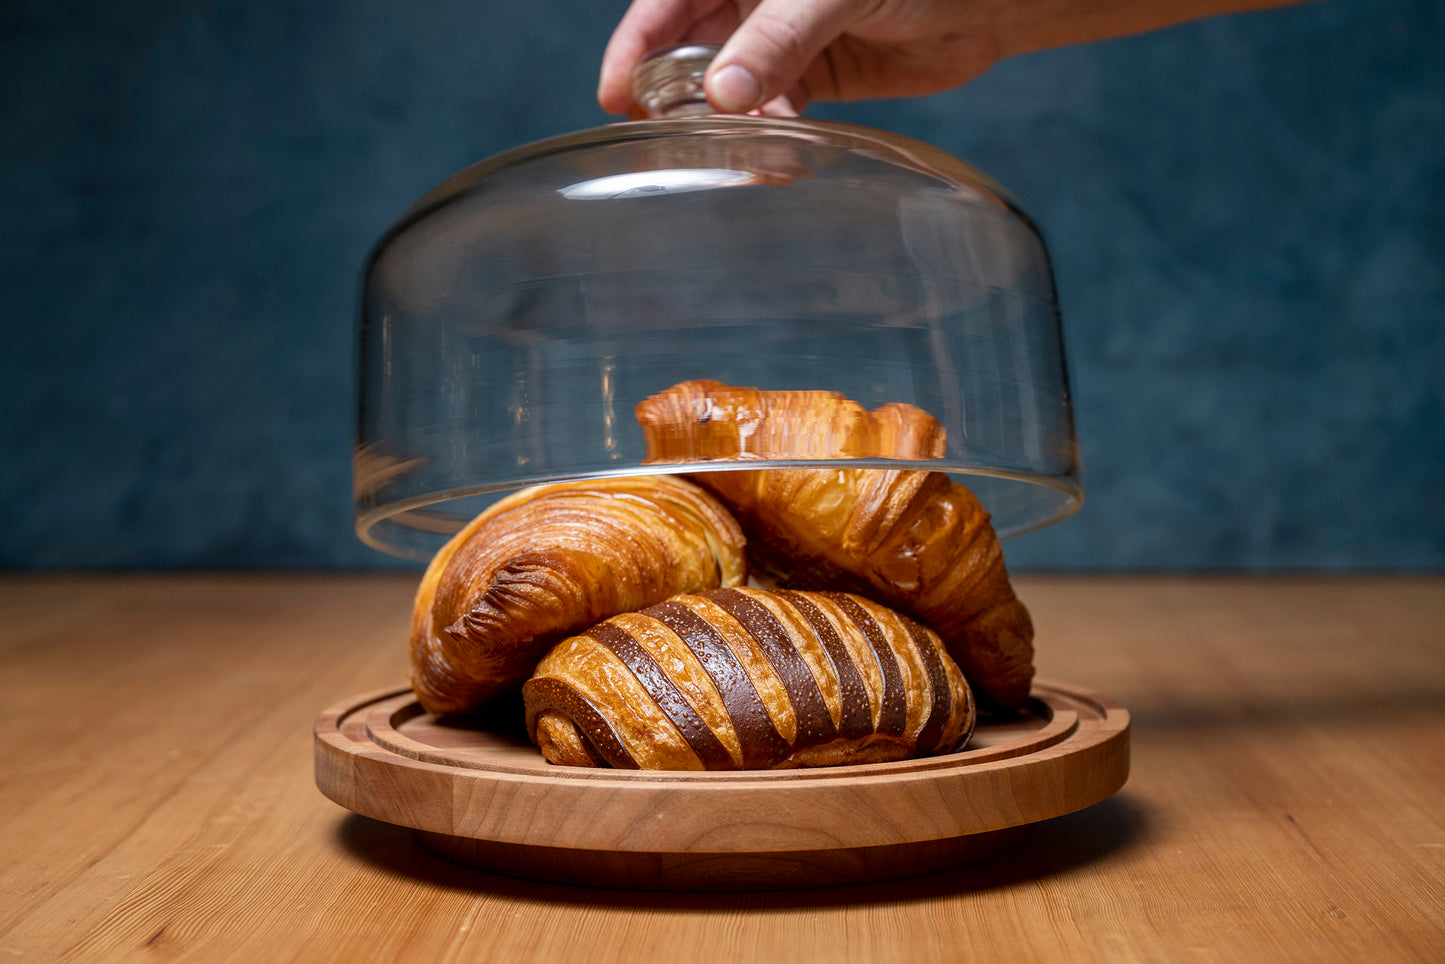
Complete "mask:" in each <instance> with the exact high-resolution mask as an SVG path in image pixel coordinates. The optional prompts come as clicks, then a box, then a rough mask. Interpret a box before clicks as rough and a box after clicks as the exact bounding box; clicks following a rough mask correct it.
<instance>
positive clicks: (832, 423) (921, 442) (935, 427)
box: [636, 379, 945, 463]
mask: <svg viewBox="0 0 1445 964" xmlns="http://www.w3.org/2000/svg"><path fill="white" fill-rule="evenodd" d="M636 413H637V420H638V422H640V423H641V424H642V426H643V429H644V437H645V441H646V444H647V459H646V461H647V462H648V463H667V462H699V461H711V460H727V461H747V460H754V459H787V458H793V459H862V458H885V459H937V458H942V457H943V451H944V443H945V435H944V429H943V425H942V424H940V423H939V421H938V420H937V419H935V418H934V417H933V416H931V415H929V414H928V413H927V412H925V411H923V410H922V409H920V408H915V407H914V406H912V405H907V404H904V403H902V402H891V403H889V404H887V405H884V406H882V407H880V408H878V409H877V410H875V411H872V412H870V411H868V410H867V409H865V408H864V407H863V406H862V405H859V404H858V403H857V402H855V401H853V400H852V399H850V398H844V397H843V396H842V395H840V394H838V393H837V392H821V391H809V392H764V391H759V390H758V389H756V388H734V387H732V386H730V385H724V384H723V383H722V382H717V381H713V380H711V379H697V380H695V381H690V382H683V383H681V384H679V385H674V386H673V387H672V388H669V389H668V390H667V391H665V392H662V393H661V394H659V395H653V396H652V397H651V398H648V399H646V400H645V401H643V402H642V403H640V404H639V405H638V406H637V412H636Z"/></svg>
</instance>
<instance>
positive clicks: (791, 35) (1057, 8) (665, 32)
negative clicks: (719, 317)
mask: <svg viewBox="0 0 1445 964" xmlns="http://www.w3.org/2000/svg"><path fill="white" fill-rule="evenodd" d="M1293 2H1298V0H1093V2H1090V3H1078V2H1075V0H633V3H632V6H631V7H629V8H628V10H627V13H626V14H624V15H623V17H622V21H621V22H620V23H619V24H618V25H617V29H616V31H614V32H613V34H612V40H611V41H610V42H609V43H608V45H607V51H606V53H605V54H603V58H602V76H601V80H600V82H599V85H598V89H597V101H598V103H599V104H601V105H602V109H603V110H605V111H607V112H608V113H611V114H620V113H623V112H628V111H632V112H634V113H635V109H636V105H635V104H634V103H633V99H632V89H631V81H632V69H633V68H634V67H635V66H636V65H637V63H638V61H640V60H641V59H642V58H643V57H644V56H645V55H646V54H648V53H649V52H651V51H653V50H656V49H658V48H659V47H666V46H670V45H673V44H680V43H722V44H723V48H722V50H721V51H720V52H719V53H718V55H717V57H716V58H715V59H714V60H713V62H712V65H711V66H710V67H709V68H708V72H707V78H706V81H705V86H706V91H707V95H708V100H709V101H710V102H711V103H712V105H713V107H714V108H716V109H717V110H719V111H722V112H723V113H743V112H745V111H750V110H762V111H763V112H766V113H784V112H790V111H787V110H786V105H785V104H784V103H783V100H784V99H786V101H787V102H790V103H791V106H792V107H793V108H795V109H798V110H801V109H802V107H803V106H804V105H805V104H807V103H808V102H809V101H813V100H862V99H866V98H870V97H916V96H922V95H924V94H933V93H937V92H939V91H942V90H948V89H950V88H953V87H957V86H959V85H960V84H964V83H967V82H968V81H970V80H972V79H974V78H975V77H977V76H978V75H979V74H982V73H983V72H984V71H986V70H988V69H989V68H990V67H992V66H993V65H994V64H995V63H996V62H998V61H999V60H1001V59H1003V58H1004V57H1011V56H1013V55H1015V54H1021V53H1028V52H1030V51H1035V50H1045V49H1047V48H1050V47H1059V46H1063V45H1065V44H1075V43H1084V42H1088V41H1093V40H1101V39H1104V38H1107V37H1120V36H1124V35H1125V34H1131V33H1141V32H1143V31H1146V30H1155V29H1158V28H1160V27H1166V26H1169V25H1171V24H1176V23H1180V22H1183V21H1185V20H1193V19H1197V18H1200V17H1207V16H1212V15H1214V14H1221V13H1233V12H1237V11H1242V10H1251V9H1259V8H1263V7H1274V6H1280V5H1283V4H1287V3H1293Z"/></svg>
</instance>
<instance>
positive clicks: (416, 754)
mask: <svg viewBox="0 0 1445 964" xmlns="http://www.w3.org/2000/svg"><path fill="white" fill-rule="evenodd" d="M354 712H355V714H356V716H357V717H358V719H359V720H361V721H364V724H365V729H366V736H367V738H368V739H370V740H371V742H373V743H375V744H377V745H378V746H381V747H385V748H386V749H388V750H391V751H392V752H393V753H396V754H398V755H400V756H404V757H408V758H410V759H413V760H417V761H420V762H422V763H435V764H438V765H440V766H450V767H460V768H462V769H468V770H487V771H491V772H495V773H517V774H534V775H535V774H542V775H544V776H547V777H549V778H554V779H558V780H623V781H627V782H632V783H646V782H654V783H655V782H657V781H659V780H661V781H664V782H670V781H672V780H677V779H686V780H690V781H714V782H726V781H729V780H732V781H737V780H748V781H756V780H766V779H769V778H772V779H776V780H779V781H781V782H786V783H792V782H793V781H796V780H808V779H818V780H826V779H836V778H838V777H839V776H840V775H846V776H849V777H854V776H858V775H863V774H875V773H876V774H886V773H907V772H912V771H916V770H936V769H940V768H950V767H956V766H959V765H972V764H977V763H986V762H989V761H992V760H1005V759H1008V758H1010V757H1016V756H1024V755H1026V754H1029V753H1036V752H1038V751H1040V750H1043V749H1046V748H1047V747H1050V746H1053V745H1055V744H1057V743H1060V742H1062V741H1063V740H1066V739H1068V738H1069V736H1070V735H1072V734H1073V733H1074V731H1075V730H1077V729H1078V726H1079V714H1078V711H1076V710H1073V709H1069V708H1067V707H1064V706H1062V705H1061V706H1058V707H1054V706H1051V705H1050V704H1049V703H1046V702H1043V701H1041V700H1038V699H1034V700H1031V701H1030V705H1029V707H1028V712H1027V713H1025V714H1024V716H1023V718H1022V721H995V722H994V723H992V724H989V723H987V722H985V723H983V724H981V730H982V731H981V732H976V733H975V734H974V737H973V738H972V739H971V740H970V743H969V746H968V747H966V748H965V749H964V750H963V751H962V752H959V753H949V754H945V755H942V756H933V757H922V758H920V759H913V760H895V761H892V762H889V763H865V764H858V765H854V766H847V767H817V768H811V769H798V770H728V771H716V772H706V771H703V772H697V771H689V772H685V773H683V772H678V771H656V770H643V771H637V770H611V769H606V768H593V767H556V766H552V765H551V764H549V763H547V762H546V761H545V760H543V759H542V758H541V757H540V756H539V755H538V754H536V753H535V752H534V751H533V749H532V746H531V744H527V745H526V746H525V747H520V746H519V747H517V748H516V749H518V750H520V751H521V752H520V753H513V752H511V749H512V748H507V749H506V750H502V751H500V752H499V748H498V747H497V746H495V745H489V744H490V739H495V735H493V734H481V733H478V734H476V735H477V737H478V740H479V742H480V743H482V745H480V746H472V747H467V746H461V747H457V746H439V745H437V744H435V743H432V742H429V741H428V740H426V739H425V738H424V737H425V736H431V737H432V738H433V739H435V738H436V736H437V734H438V733H443V734H446V733H452V732H456V728H453V727H441V726H440V725H438V724H437V723H436V722H434V721H433V720H432V718H431V717H430V716H429V715H428V714H427V713H426V712H425V711H424V710H422V708H421V705H420V704H419V703H417V701H416V699H415V697H413V696H412V693H411V690H409V689H408V690H402V691H399V692H396V693H391V694H389V696H388V698H386V699H382V700H379V701H377V702H375V703H373V704H370V705H363V706H359V707H357V708H356V710H355V711H354ZM417 721H421V722H420V725H418V726H416V727H415V728H414V730H413V732H414V733H416V736H413V735H412V734H411V733H407V732H403V731H402V729H401V727H403V726H406V725H407V724H409V723H415V722H417ZM1020 722H1022V723H1023V724H1024V725H1022V726H1021V725H1020ZM1030 722H1037V723H1038V724H1039V725H1038V726H1036V727H1035V726H1031V725H1028V724H1029V723H1030ZM1014 730H1016V731H1017V733H1016V734H1011V733H1010V731H1014ZM489 738H490V739H489ZM988 741H992V742H988ZM448 742H449V741H448ZM978 743H983V744H984V745H980V746H975V744H978ZM513 757H519V758H521V759H522V760H523V762H513V759H512V758H513Z"/></svg>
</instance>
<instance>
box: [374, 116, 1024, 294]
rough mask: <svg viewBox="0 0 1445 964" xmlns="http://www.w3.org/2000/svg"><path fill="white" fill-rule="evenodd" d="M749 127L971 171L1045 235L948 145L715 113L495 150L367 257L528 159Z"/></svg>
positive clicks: (832, 125)
mask: <svg viewBox="0 0 1445 964" xmlns="http://www.w3.org/2000/svg"><path fill="white" fill-rule="evenodd" d="M748 128H754V129H757V130H759V131H767V130H775V131H776V130H786V131H792V132H795V133H800V134H801V133H818V132H820V131H821V132H825V133H832V134H841V135H847V136H849V137H856V138H858V139H860V140H864V141H871V142H874V143H876V144H879V145H882V146H884V147H887V148H889V149H891V150H893V151H897V152H899V153H901V154H902V155H903V156H905V157H908V158H910V159H911V160H914V161H915V162H916V164H917V166H916V167H915V170H918V171H920V172H921V173H926V174H929V175H932V176H935V177H938V178H939V179H940V180H945V181H956V180H957V179H956V178H951V177H950V176H949V175H948V174H947V173H946V168H954V169H956V170H958V171H960V172H962V173H964V174H965V175H966V176H967V178H968V179H969V181H970V182H971V186H973V187H975V188H978V189H980V190H983V191H986V192H987V193H988V194H989V195H991V196H992V197H993V199H994V200H996V201H997V202H998V203H999V204H1001V205H1003V206H1004V207H1006V208H1007V209H1008V210H1010V211H1012V212H1013V213H1014V214H1017V215H1018V216H1019V217H1020V218H1022V219H1023V220H1024V221H1025V222H1026V223H1027V224H1028V225H1029V227H1030V229H1031V230H1033V232H1034V233H1035V234H1039V230H1038V227H1037V226H1036V225H1035V224H1034V222H1033V219H1031V218H1030V217H1029V216H1028V214H1027V212H1025V211H1024V210H1023V209H1022V208H1021V207H1019V204H1018V202H1017V201H1016V200H1015V199H1014V197H1013V195H1012V194H1010V193H1009V191H1008V189H1007V188H1005V187H1004V186H1003V185H1002V184H1000V183H999V182H997V181H995V180H994V179H993V178H992V177H990V176H989V175H987V174H985V173H984V172H983V171H981V170H979V169H978V168H976V167H974V166H973V165H972V164H969V163H968V162H967V161H964V160H962V159H960V158H958V157H955V156H954V155H952V154H950V153H948V152H947V151H945V150H943V149H942V148H938V147H934V146H933V145H932V144H929V143H928V142H926V141H920V140H917V139H916V138H912V137H908V136H906V135H904V134H894V133H892V132H890V131H884V130H879V129H878V128H874V127H865V126H863V125H861V124H849V123H845V122H843V121H829V120H814V119H812V118H806V117H755V116H752V115H748V114H711V115H705V116H702V117H678V118H655V119H649V120H639V121H619V122H617V123H614V124H605V125H603V126H601V127H594V128H590V129H588V130H582V131H574V132H572V133H569V134H560V135H557V136H555V137H548V138H544V139H543V140H539V141H532V142H531V143H528V144H523V145H521V146H519V147H514V148H511V149H509V150H506V151H502V152H501V153H500V154H493V155H492V156H490V157H487V158H485V159H483V160H480V161H478V162H476V163H475V164H471V165H469V166H467V167H465V168H463V169H462V170H460V171H458V172H457V173H455V174H453V175H451V176H450V177H448V178H446V179H445V180H443V181H442V182H441V183H439V184H437V185H436V186H435V187H433V188H432V189H431V190H429V191H427V192H426V194H424V195H422V196H421V198H419V199H418V200H417V201H416V202H414V203H413V204H412V205H411V207H409V208H407V210H406V211H405V212H403V213H402V215H401V216H400V217H399V218H397V220H396V221H395V222H394V223H393V224H392V225H391V227H389V228H387V230H386V231H385V232H384V233H383V234H382V235H381V237H380V238H379V239H378V240H377V241H376V243H375V244H374V245H372V247H371V250H370V251H369V252H368V253H367V256H366V261H365V264H366V266H367V270H368V271H369V270H370V268H371V265H372V264H373V263H374V262H375V261H376V259H377V257H378V256H379V255H380V253H381V252H382V251H383V250H384V249H385V248H386V247H387V245H388V244H390V243H391V241H392V239H393V238H395V237H396V236H397V235H399V234H401V233H402V232H404V231H406V230H407V229H408V228H410V227H411V226H412V225H414V224H416V223H418V222H419V221H421V220H423V219H425V218H426V217H427V216H428V215H430V214H433V213H434V212H436V211H437V210H439V209H441V208H443V207H445V206H446V205H448V204H450V203H451V202H453V201H455V200H456V199H458V198H460V197H463V196H465V195H466V194H468V193H469V192H471V191H472V190H473V189H475V188H476V187H478V185H480V184H481V183H482V182H483V181H485V180H486V179H487V178H488V177H491V176H492V175H494V174H496V173H497V172H499V171H502V170H505V169H506V168H509V167H514V166H516V165H519V164H522V163H525V162H526V161H529V160H531V159H532V158H535V157H540V156H542V155H545V154H548V153H552V152H555V151H558V150H572V149H574V148H580V147H589V146H593V145H597V144H604V143H607V142H612V141H627V140H643V139H653V138H659V137H667V136H669V135H671V134H677V133H708V132H710V131H719V132H727V131H737V130H739V129H748ZM914 155H920V156H914ZM927 158H933V159H934V160H935V161H937V162H941V166H940V164H938V163H929V161H928V160H927Z"/></svg>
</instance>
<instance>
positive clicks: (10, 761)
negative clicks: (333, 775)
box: [0, 574, 1445, 964]
mask: <svg viewBox="0 0 1445 964" xmlns="http://www.w3.org/2000/svg"><path fill="white" fill-rule="evenodd" d="M1017 583H1018V586H1019V592H1020V595H1021V596H1022V597H1023V598H1024V600H1025V601H1026V602H1027V603H1028V604H1029V605H1030V607H1031V608H1032V609H1033V611H1034V615H1035V619H1036V622H1037V624H1038V647H1039V669H1040V673H1041V675H1044V676H1047V677H1049V678H1053V679H1059V680H1066V681H1069V682H1071V683H1076V684H1078V685H1081V686H1085V687H1088V688H1091V689H1094V690H1096V691H1098V692H1101V693H1103V694H1105V695H1108V696H1110V697H1112V698H1114V699H1116V700H1117V701H1119V702H1121V703H1122V704H1123V705H1124V706H1126V707H1128V708H1129V710H1130V711H1131V712H1132V715H1133V771H1132V774H1131V776H1130V779H1129V783H1128V785H1127V786H1126V787H1125V788H1124V790H1123V791H1122V792H1121V793H1119V794H1118V795H1117V796H1115V797H1113V798H1111V799H1110V800H1108V801H1106V802H1104V803H1102V804H1099V805H1097V806H1094V807H1091V808H1089V809H1087V810H1084V811H1081V812H1078V813H1075V814H1072V815H1069V816H1065V817H1060V818H1058V819H1056V820H1053V821H1050V822H1047V823H1045V824H1042V825H1039V826H1038V827H1037V829H1036V830H1035V832H1034V834H1033V836H1032V837H1031V839H1030V840H1029V842H1028V843H1026V844H1024V845H1023V847H1021V848H1019V849H1017V850H1014V851H1012V852H1011V853H1008V854H1005V855H1004V856H1002V857H998V858H995V859H993V860H990V861H986V862H983V863H979V864H975V865H972V866H970V867H967V868H964V869H961V870H956V871H951V872H948V873H944V874H937V875H934V876H930V877H923V878H915V879H913V880H908V881H903V882H898V883H892V884H880V885H872V886H866V887H864V886H857V887H844V888H838V889H832V890H811V891H798V892H788V893H779V894H757V895H754V894H733V895H705V894H670V895H669V894H652V893H640V892H626V891H603V890H590V889H586V888H574V887H565V886H560V885H552V884H541V883H532V882H528V881H523V880H515V879H509V878H506V877H498V876H492V875H488V874H484V873H481V872H479V871H474V870H470V869H467V868H463V867H460V866H454V865H451V864H448V863H446V862H444V861H442V860H440V859H439V858H436V857H433V856H431V855H429V854H428V853H426V852H424V851H422V850H420V849H419V848H417V847H416V846H415V845H414V844H413V842H412V840H411V838H410V835H409V832H407V831H404V830H400V829H397V828H394V827H390V826H387V825H384V824H379V823H376V822H373V821H370V820H367V819H365V818H362V817H357V816H354V815H350V814H348V813H347V812H346V811H344V810H342V809H341V808H339V807H337V806H336V805H335V804H333V803H331V802H330V801H329V800H327V799H326V798H324V797H323V796H322V795H321V794H320V793H319V792H318V791H317V790H316V788H315V785H314V783H313V776H312V737H311V726H312V721H313V719H314V717H315V716H316V714H317V713H318V712H319V711H320V710H322V709H324V708H325V707H327V706H330V705H331V704H333V703H336V702H338V701H339V700H341V699H344V698H346V697H349V696H352V695H354V694H358V693H362V692H366V691H370V690H376V689H380V688H382V687H385V686H388V685H391V684H394V683H397V682H399V681H401V680H403V679H404V677H405V672H406V658H405V633H406V624H407V619H408V616H409V611H410V597H411V592H412V589H413V585H414V577H410V576H395V575H385V576H323V575H295V574H293V575H254V576H252V575H242V576H216V575H178V576H119V577H117V576H79V577H50V576H23V575H10V576H7V577H5V578H4V579H3V580H0V686H3V689H0V693H3V698H0V720H3V732H4V734H5V738H6V739H5V744H6V749H5V752H4V754H3V756H0V814H3V819H0V854H3V855H4V857H3V860H0V880H3V898H4V899H3V902H0V961H6V960H10V959H16V960H27V959H28V960H53V959H61V960H85V961H90V960H117V959H132V958H134V959H171V958H176V959H188V960H196V961H208V962H209V961H231V960H234V961H286V960H300V961H332V960H334V961H351V960H400V959H406V960H448V961H449V960H458V961H460V960H499V961H500V960H506V961H514V960H546V961H549V962H563V961H587V962H589V964H603V962H612V961H617V962H624V961H626V962H631V961H646V960H666V961H693V960H699V961H701V960H708V961H715V960H721V961H767V962H781V961H787V962H794V961H829V962H851V961H857V962H875V961H883V962H887V961H896V962H918V961H934V960H949V961H962V960H999V961H1031V960H1048V961H1051V962H1057V961H1090V960H1096V961H1173V960H1180V961H1230V962H1233V961H1249V960H1261V961H1311V962H1313V961H1362V960H1372V961H1379V960H1384V961H1392V960H1401V961H1442V960H1445V579H1439V578H1399V579H1394V578H1371V579H1361V578H1318V579H1295V578H1290V579H1280V578H1260V579H1249V578H1128V579H1124V578H1102V577H1100V578H1083V577H1033V578H1025V579H1019V580H1017Z"/></svg>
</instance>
